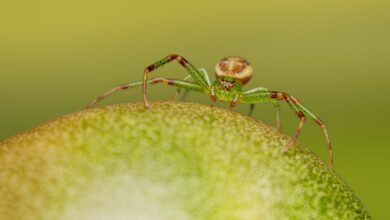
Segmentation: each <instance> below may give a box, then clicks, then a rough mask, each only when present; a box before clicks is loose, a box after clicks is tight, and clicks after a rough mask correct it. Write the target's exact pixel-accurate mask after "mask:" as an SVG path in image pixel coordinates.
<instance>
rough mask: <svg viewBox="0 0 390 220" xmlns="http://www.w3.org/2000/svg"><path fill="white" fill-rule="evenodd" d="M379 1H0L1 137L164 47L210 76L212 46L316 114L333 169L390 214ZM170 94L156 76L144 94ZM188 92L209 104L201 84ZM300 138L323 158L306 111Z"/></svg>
mask: <svg viewBox="0 0 390 220" xmlns="http://www.w3.org/2000/svg"><path fill="white" fill-rule="evenodd" d="M389 6H390V3H389V2H388V1H384V0H383V1H375V0H371V1H368V0H367V1H360V0H347V1H336V0H318V1H310V0H297V1H289V0H284V1H235V2H233V1H232V2H228V1H220V0H215V1H196V2H195V1H185V0H183V1H159V2H155V1H150V0H149V1H146V0H145V1H142V2H141V1H120V0H114V1H85V0H78V1H75V0H67V1H65V0H61V1H60V0H36V1H27V0H24V1H22V0H1V1H0V100H1V104H0V105H1V108H0V124H1V127H0V140H3V139H5V138H7V137H10V136H12V135H14V134H16V133H18V132H20V131H24V130H26V129H29V128H32V127H35V126H37V125H39V124H40V123H42V122H44V121H47V120H51V119H54V118H55V117H57V116H60V115H64V114H69V113H72V112H76V111H80V110H82V109H83V107H84V106H85V104H87V103H88V102H89V101H90V100H91V99H93V98H94V97H95V96H97V95H99V94H100V93H102V92H104V91H106V90H107V89H110V88H111V87H113V86H116V85H118V84H121V83H125V82H132V81H138V80H141V79H142V73H143V69H144V68H145V66H147V65H149V64H150V63H152V62H154V61H156V60H158V59H160V58H162V57H164V56H166V55H167V54H170V53H178V54H181V55H183V56H184V57H186V58H187V59H188V60H189V61H190V62H192V63H193V64H194V65H195V66H198V67H205V68H207V69H208V70H209V73H210V74H213V72H214V71H213V69H214V65H215V63H216V62H217V61H218V60H219V59H220V58H222V57H223V56H226V55H240V56H243V57H245V58H247V59H248V60H249V61H250V62H251V63H252V64H253V66H254V69H255V75H254V77H253V80H252V81H251V82H250V83H249V85H248V86H247V88H248V89H249V88H253V87H257V86H263V87H267V88H270V89H273V90H282V91H287V92H289V93H290V94H292V95H294V96H296V97H298V98H299V99H300V100H301V101H302V102H303V103H304V104H305V105H306V106H307V107H308V108H309V109H310V110H312V111H313V112H314V113H315V114H317V115H318V116H319V117H321V118H322V119H323V120H324V121H325V123H326V125H327V126H328V129H329V133H330V135H331V140H332V141H333V144H334V147H335V169H336V171H337V172H338V173H339V174H340V175H341V176H342V177H343V178H344V179H345V180H346V182H347V183H348V184H349V185H350V186H351V187H352V188H353V189H354V191H355V192H356V193H357V194H358V196H359V197H360V198H361V200H362V201H363V203H364V204H365V205H366V206H367V208H368V210H369V211H370V213H371V215H372V216H373V217H374V218H375V219H390V212H389V211H386V208H387V207H388V203H387V202H388V199H389V196H390V190H389V187H388V186H389V185H390V177H389V167H390V166H389V165H390V162H389V161H388V159H389V154H390V148H389V144H388V142H389V141H388V137H387V135H389V134H388V132H389V123H388V122H389V119H390V116H389V113H388V112H389V110H390V109H389V106H390V100H389V98H388V94H389V90H388V89H387V88H388V86H389V85H388V84H389V82H390V75H389V73H390V72H389V70H390V42H389V39H390V26H389V25H390V13H389V11H390V7H389ZM153 74H154V75H155V76H159V75H161V76H166V77H171V78H182V77H183V76H184V70H183V69H182V68H181V67H180V66H179V65H177V64H171V65H168V66H166V67H165V68H163V69H161V70H159V71H156V72H154V73H153ZM173 92H174V88H170V87H167V86H164V85H156V86H154V87H153V88H151V87H150V93H149V94H150V96H151V99H153V100H158V99H169V98H171V96H172V94H173ZM188 100H189V101H195V102H201V103H205V104H208V103H210V101H209V97H207V96H206V95H203V94H190V95H189V96H188ZM130 101H131V102H133V101H141V90H140V89H135V90H132V91H126V92H121V93H118V94H116V95H115V96H114V97H112V98H110V99H108V100H106V101H104V102H103V103H102V104H112V103H121V102H130ZM220 106H228V105H227V104H225V103H223V104H220ZM247 108H248V107H247V106H244V105H239V106H238V108H237V109H236V111H240V112H246V111H247ZM282 111H283V112H282V126H283V130H284V132H286V133H288V134H290V133H292V132H293V131H294V128H295V126H296V125H297V123H298V120H297V118H296V116H295V115H294V113H293V112H292V111H291V110H290V109H289V108H288V106H287V105H285V104H284V103H283V109H282ZM255 117H257V118H259V119H261V120H264V121H265V122H267V123H269V124H272V125H274V109H273V107H272V105H270V104H262V105H259V106H258V107H257V109H256V112H255ZM300 142H301V143H303V144H304V145H306V146H308V147H310V148H311V149H312V150H313V151H314V152H316V153H317V154H319V155H320V157H321V158H323V159H324V160H326V153H327V152H326V147H325V141H324V138H323V136H322V132H321V129H319V128H318V127H317V126H316V125H315V124H314V123H313V122H312V121H308V123H307V124H306V125H305V128H304V130H303V133H302V136H301V138H300Z"/></svg>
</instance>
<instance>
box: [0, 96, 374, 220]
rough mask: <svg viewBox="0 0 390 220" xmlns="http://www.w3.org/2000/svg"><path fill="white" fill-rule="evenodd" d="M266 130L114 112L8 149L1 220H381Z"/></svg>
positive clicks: (173, 111) (223, 118) (251, 124)
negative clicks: (372, 219)
mask: <svg viewBox="0 0 390 220" xmlns="http://www.w3.org/2000/svg"><path fill="white" fill-rule="evenodd" d="M289 140H290V138H289V137H288V136H286V135H283V134H280V133H278V131H277V130H276V129H274V128H273V127H270V126H267V125H265V124H263V123H262V122H260V121H258V120H256V119H253V118H250V117H246V116H243V115H240V114H239V113H235V112H232V111H229V110H227V109H221V108H217V107H211V106H205V105H200V104H194V103H185V102H155V103H152V105H151V109H150V110H145V109H144V108H143V105H142V103H133V104H123V105H117V106H108V107H103V108H97V109H92V110H87V111H82V112H79V113H75V114H72V115H68V116H63V117H60V118H58V119H56V120H54V121H51V122H48V123H45V124H43V125H41V126H39V127H37V128H35V129H32V130H30V131H28V132H25V133H21V134H19V135H17V136H14V137H11V138H9V139H7V140H5V141H3V142H0V198H1V199H0V219H10V220H12V219H18V220H19V219H34V220H35V219H37V220H38V219H39V220H45V219H60V220H61V219H78V220H84V219H85V220H87V219H170V220H174V219H245V220H246V219H371V218H370V216H369V214H368V212H367V210H366V209H365V208H364V207H363V205H362V204H361V202H360V201H359V200H358V198H357V197H356V196H355V195H354V193H353V192H352V191H351V189H350V188H349V187H348V186H347V185H346V184H345V183H344V182H343V181H342V179H341V178H340V177H339V176H338V175H337V174H336V173H335V172H334V171H331V170H329V169H328V167H327V166H326V165H325V164H324V163H323V162H322V161H321V160H320V159H319V158H318V157H316V156H315V155H314V154H313V153H312V152H310V151H309V150H308V149H307V148H304V147H302V146H300V145H297V146H295V147H294V149H293V150H290V151H289V152H287V153H283V148H284V147H285V146H286V144H287V143H288V141H289Z"/></svg>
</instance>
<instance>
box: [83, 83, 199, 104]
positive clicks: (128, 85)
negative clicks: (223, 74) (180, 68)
mask: <svg viewBox="0 0 390 220" xmlns="http://www.w3.org/2000/svg"><path fill="white" fill-rule="evenodd" d="M143 83H144V82H143V81H139V82H134V83H126V84H122V85H119V86H117V87H114V88H112V89H111V90H109V91H107V92H105V93H103V94H102V95H100V96H98V97H97V98H96V99H94V100H93V101H92V102H91V103H89V104H88V105H87V106H86V108H87V109H88V108H92V107H94V106H95V105H96V104H97V103H98V102H100V101H101V100H103V99H105V98H107V97H108V96H110V95H112V94H113V93H115V92H117V91H122V90H126V89H130V88H133V87H137V86H142V85H143ZM146 83H148V84H157V83H165V84H167V85H171V86H176V87H178V88H182V89H186V90H193V91H198V92H204V89H203V88H202V87H200V86H199V85H197V84H194V83H191V82H186V81H182V80H174V79H165V78H161V77H157V78H153V79H150V80H148V81H147V82H146Z"/></svg>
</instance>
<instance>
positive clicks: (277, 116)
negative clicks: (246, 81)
mask: <svg viewBox="0 0 390 220" xmlns="http://www.w3.org/2000/svg"><path fill="white" fill-rule="evenodd" d="M267 91H269V90H268V89H267V88H263V87H257V88H254V89H251V90H248V91H245V92H244V93H243V94H251V93H258V92H267ZM271 103H272V104H273V105H274V107H275V108H276V128H277V129H278V131H281V129H282V128H281V124H280V105H279V102H278V101H276V100H271ZM254 110H255V103H250V106H249V112H248V115H249V116H251V115H252V113H253V111H254Z"/></svg>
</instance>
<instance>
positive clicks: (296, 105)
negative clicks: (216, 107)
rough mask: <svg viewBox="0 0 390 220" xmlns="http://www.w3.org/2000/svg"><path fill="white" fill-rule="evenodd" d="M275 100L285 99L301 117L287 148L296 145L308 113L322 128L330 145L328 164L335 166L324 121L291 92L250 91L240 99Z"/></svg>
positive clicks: (243, 100) (329, 145) (330, 146)
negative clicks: (290, 93) (291, 94)
mask: <svg viewBox="0 0 390 220" xmlns="http://www.w3.org/2000/svg"><path fill="white" fill-rule="evenodd" d="M275 100H284V101H285V102H287V104H288V105H289V106H290V107H291V108H292V109H293V110H294V111H295V113H296V114H297V116H298V117H299V119H300V122H299V124H298V126H297V129H296V131H295V134H294V136H293V138H292V140H291V142H290V143H288V145H287V147H286V148H285V150H289V149H290V148H291V147H293V146H294V144H295V142H296V140H297V139H298V137H299V134H300V133H301V130H302V128H303V125H304V123H305V120H306V117H305V114H304V113H306V114H308V115H309V116H310V117H311V118H312V119H313V120H314V121H315V122H316V123H317V124H318V125H319V126H320V127H321V129H322V131H323V133H324V136H325V139H326V144H327V147H328V164H329V167H333V147H332V144H331V142H330V139H329V135H328V132H327V129H326V127H325V125H324V123H323V122H322V121H321V120H320V119H319V118H318V117H317V116H315V115H314V114H313V113H311V112H310V111H309V110H308V109H307V108H306V107H304V106H303V105H302V104H301V103H300V102H299V100H298V99H297V98H295V97H293V96H290V95H289V94H287V93H285V92H277V91H259V92H257V93H249V94H242V95H241V97H240V99H239V101H240V102H243V103H261V102H272V101H275Z"/></svg>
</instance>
